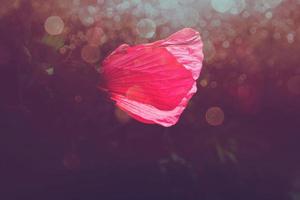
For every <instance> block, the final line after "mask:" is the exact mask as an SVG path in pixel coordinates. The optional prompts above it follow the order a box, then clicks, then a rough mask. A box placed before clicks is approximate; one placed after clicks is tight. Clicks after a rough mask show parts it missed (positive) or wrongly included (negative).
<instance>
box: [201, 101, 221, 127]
mask: <svg viewBox="0 0 300 200" xmlns="http://www.w3.org/2000/svg"><path fill="white" fill-rule="evenodd" d="M205 118H206V121H207V123H208V124H209V125H211V126H220V125H222V124H223V122H224V112H223V110H222V109H221V108H220V107H217V106H214V107H211V108H209V109H208V110H207V111H206V114H205Z"/></svg>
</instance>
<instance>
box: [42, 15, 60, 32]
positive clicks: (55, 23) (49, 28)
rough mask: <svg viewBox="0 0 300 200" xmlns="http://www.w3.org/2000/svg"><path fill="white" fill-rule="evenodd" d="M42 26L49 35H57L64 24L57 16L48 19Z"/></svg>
mask: <svg viewBox="0 0 300 200" xmlns="http://www.w3.org/2000/svg"><path fill="white" fill-rule="evenodd" d="M44 26H45V30H46V32H47V33H48V34H49V35H59V34H61V33H62V32H63V30H64V22H63V20H62V19H61V18H60V17H59V16H51V17H48V18H47V19H46V21H45V25H44Z"/></svg>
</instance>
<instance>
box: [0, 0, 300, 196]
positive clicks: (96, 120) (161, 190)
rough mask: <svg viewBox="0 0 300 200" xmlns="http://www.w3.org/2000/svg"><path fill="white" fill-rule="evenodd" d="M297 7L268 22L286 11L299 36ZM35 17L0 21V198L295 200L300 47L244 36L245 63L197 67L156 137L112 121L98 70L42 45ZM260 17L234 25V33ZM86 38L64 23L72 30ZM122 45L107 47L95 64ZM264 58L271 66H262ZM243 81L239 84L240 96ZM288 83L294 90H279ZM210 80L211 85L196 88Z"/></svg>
mask: <svg viewBox="0 0 300 200" xmlns="http://www.w3.org/2000/svg"><path fill="white" fill-rule="evenodd" d="M9 2H10V1H4V3H7V5H9ZM49 2H50V1H49ZM295 2H296V1H286V2H285V3H283V4H282V5H281V6H280V8H278V10H277V11H276V12H278V13H280V9H291V11H290V12H289V14H290V15H288V16H289V17H290V18H291V19H292V20H293V21H294V27H296V28H297V27H298V25H299V23H300V21H299V13H297V12H296V11H297V8H298V9H299V5H296V4H291V3H295ZM42 3H43V2H42ZM4 5H6V4H4ZM7 9H8V7H7ZM49 13H53V10H52V11H49ZM45 15H46V14H45ZM37 16H38V14H36V13H35V11H34V8H33V6H32V4H30V2H29V1H28V2H27V1H24V2H23V3H21V4H20V5H19V7H18V9H13V10H11V11H10V12H8V13H6V14H5V15H2V16H1V18H0V94H1V96H0V199H3V200H10V199H31V200H33V199H42V200H48V199H49V200H50V199H51V200H53V199H56V200H60V199H62V200H79V199H80V200H83V199H84V200H94V199H106V200H110V199H112V200H113V199H126V200H127V199H128V200H129V199H130V200H134V199H139V200H141V199H143V200H146V199H149V200H150V199H152V200H153V199H182V200H189V199H202V200H220V199H228V200H235V199H237V200H240V199H243V200H248V199H249V200H250V199H251V200H253V199H257V200H269V199H270V200H276V199H278V200H285V199H293V200H298V199H300V160H299V159H300V158H299V151H300V145H299V141H300V136H299V134H300V133H299V128H300V127H299V123H300V114H299V111H300V104H299V102H300V96H299V92H298V91H299V90H300V82H299V64H300V61H299V59H298V56H299V52H300V51H299V50H300V46H299V40H298V41H297V39H296V40H295V42H294V43H293V44H287V42H286V41H285V42H284V41H281V42H276V41H274V39H273V38H272V37H271V36H270V37H267V38H265V39H264V40H262V41H259V42H257V43H255V42H253V38H257V37H258V36H250V33H249V31H247V30H244V29H242V30H240V32H241V34H240V35H239V37H241V38H243V40H245V46H246V47H248V46H250V45H253V43H255V46H251V47H253V48H252V51H251V55H244V56H243V55H239V54H238V51H233V50H231V51H230V52H229V53H228V57H229V58H235V59H236V60H235V61H236V62H231V60H230V59H229V58H228V59H223V60H218V59H216V60H214V61H210V62H208V61H205V62H204V66H203V71H202V74H201V77H200V79H199V85H198V92H197V94H196V95H195V96H194V97H193V99H192V103H191V105H190V106H189V107H188V108H187V109H186V111H185V112H184V113H183V115H182V117H181V119H180V121H179V122H178V124H176V125H175V126H173V127H170V128H164V127H160V126H157V125H146V124H142V123H139V122H136V121H135V120H129V119H128V118H126V116H123V117H125V121H124V120H123V121H122V120H121V121H120V119H119V118H118V116H116V112H117V111H115V109H116V108H115V106H114V105H113V102H111V101H110V100H109V98H108V97H107V94H105V93H102V92H100V91H99V90H97V88H96V87H97V85H98V83H99V81H100V79H101V76H100V75H99V73H98V72H97V67H95V66H100V62H101V60H100V61H99V62H98V63H96V64H93V65H92V64H88V63H86V62H84V61H83V60H82V59H81V57H80V48H79V47H80V44H79V45H78V46H79V47H78V48H77V49H75V50H74V52H73V54H72V55H71V58H69V59H67V60H66V57H67V56H66V55H61V54H60V53H59V51H58V50H57V49H54V48H53V46H51V45H50V46H49V45H48V44H45V43H41V42H40V39H41V38H42V37H43V35H44V29H43V23H44V18H43V17H40V18H38V17H37ZM259 17H262V16H260V15H258V14H257V15H255V16H254V17H250V19H247V20H244V21H243V20H241V21H238V19H237V21H235V18H237V17H235V18H234V19H230V20H232V21H233V24H234V25H233V28H236V29H239V27H240V24H245V23H249V24H250V22H249V21H251V20H257V21H260V20H259ZM254 18H258V19H254ZM246 26H248V25H246ZM249 26H250V25H249ZM84 28H85V27H82V26H81V25H76V24H75V25H74V24H73V25H72V31H74V30H78V29H84ZM265 29H266V30H268V31H270V32H271V31H274V30H273V29H274V27H271V26H267V27H265ZM124 30H125V28H124ZM199 30H200V31H202V30H201V29H199ZM172 31H173V29H172ZM174 31H175V29H174ZM299 34H300V33H299ZM252 37H253V38H252ZM251 38H252V39H251ZM156 39H159V36H157V37H156V38H153V39H152V40H156ZM204 39H205V36H204ZM233 41H234V39H233ZM69 42H70V41H69V40H68V39H66V40H65V43H69ZM123 42H125V40H124V38H122V37H118V36H116V37H115V38H113V39H110V40H108V42H106V43H105V44H103V46H102V47H101V52H102V55H101V57H102V58H104V57H105V56H106V55H108V53H109V52H111V51H112V50H113V49H115V48H116V47H117V46H118V45H119V44H122V43H123ZM214 44H215V47H216V49H217V50H218V49H221V47H220V44H218V43H217V42H216V43H214ZM218 45H219V46H218ZM54 46H55V45H54ZM245 46H242V47H239V46H234V47H232V48H243V47H245ZM78 49H79V50H78ZM236 52H237V53H236ZM270 57H272V58H274V59H275V64H274V65H273V67H267V66H266V65H267V64H268V58H270ZM250 58H251V59H254V61H253V60H251V59H250ZM249 59H250V61H249ZM49 63H50V65H51V66H53V68H54V74H53V75H51V76H50V75H49V74H47V73H46V72H45V69H46V68H47V66H48V65H49ZM253 65H255V67H256V68H255V70H254V72H253V70H252V68H251V67H253ZM45 66H46V67H45ZM250 68H251V69H250ZM240 73H244V74H247V80H246V82H244V83H243V84H242V86H243V88H246V89H247V90H246V91H247V92H246V94H245V95H244V93H242V94H240V93H239V91H240V90H239V88H240V85H239V83H238V80H237V77H238V75H239V74H240ZM294 76H295V77H297V76H298V82H297V81H296V83H293V89H292V92H291V91H290V87H289V86H287V85H286V84H287V83H288V81H289V79H290V78H291V77H294ZM207 77H209V80H214V81H215V82H217V87H215V86H211V85H208V86H205V87H203V85H202V84H200V80H204V79H205V78H207ZM296 79H297V78H296ZM212 106H218V107H220V108H221V109H222V111H223V112H224V116H225V117H224V122H223V123H222V124H221V125H220V126H212V125H210V124H209V123H208V122H207V120H206V117H205V114H206V112H207V110H208V109H209V108H210V107H212ZM122 115H124V114H122Z"/></svg>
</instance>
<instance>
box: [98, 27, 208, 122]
mask: <svg viewBox="0 0 300 200" xmlns="http://www.w3.org/2000/svg"><path fill="white" fill-rule="evenodd" d="M202 46H203V43H202V41H201V38H200V35H199V33H198V32H197V31H195V30H193V29H190V28H185V29H182V30H180V31H178V32H176V33H174V34H173V35H171V36H170V37H168V38H166V39H164V40H159V41H156V42H154V43H150V44H142V45H138V46H133V47H130V46H129V45H127V44H123V45H121V46H120V47H118V48H117V49H116V50H115V51H114V52H113V53H111V54H110V55H109V56H108V57H107V58H106V59H105V60H104V62H103V70H102V72H103V75H104V82H105V84H104V85H101V86H100V87H101V88H103V89H105V90H106V91H107V92H109V94H110V98H111V99H112V100H113V101H115V102H116V105H117V106H118V107H119V108H120V109H122V110H123V111H125V112H126V113H128V115H130V116H131V117H133V118H134V119H136V120H138V121H140V122H143V123H149V124H160V125H162V126H166V127H169V126H172V125H174V124H176V123H177V121H178V119H179V117H180V115H181V113H182V112H183V111H184V109H185V108H186V106H187V104H188V102H189V100H190V99H191V98H192V96H193V95H194V94H195V93H196V91H197V86H196V80H197V79H198V77H199V75H200V71H201V68H202V61H203V52H202Z"/></svg>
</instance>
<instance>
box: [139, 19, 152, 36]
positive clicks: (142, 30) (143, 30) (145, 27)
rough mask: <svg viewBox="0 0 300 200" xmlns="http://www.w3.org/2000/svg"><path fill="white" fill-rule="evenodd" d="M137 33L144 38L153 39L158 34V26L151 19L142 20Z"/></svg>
mask: <svg viewBox="0 0 300 200" xmlns="http://www.w3.org/2000/svg"><path fill="white" fill-rule="evenodd" d="M136 29H137V32H138V34H139V36H140V37H142V38H152V37H153V36H154V34H155V32H156V24H155V22H154V21H153V20H151V19H141V20H140V21H139V22H138V23H137V26H136Z"/></svg>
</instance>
